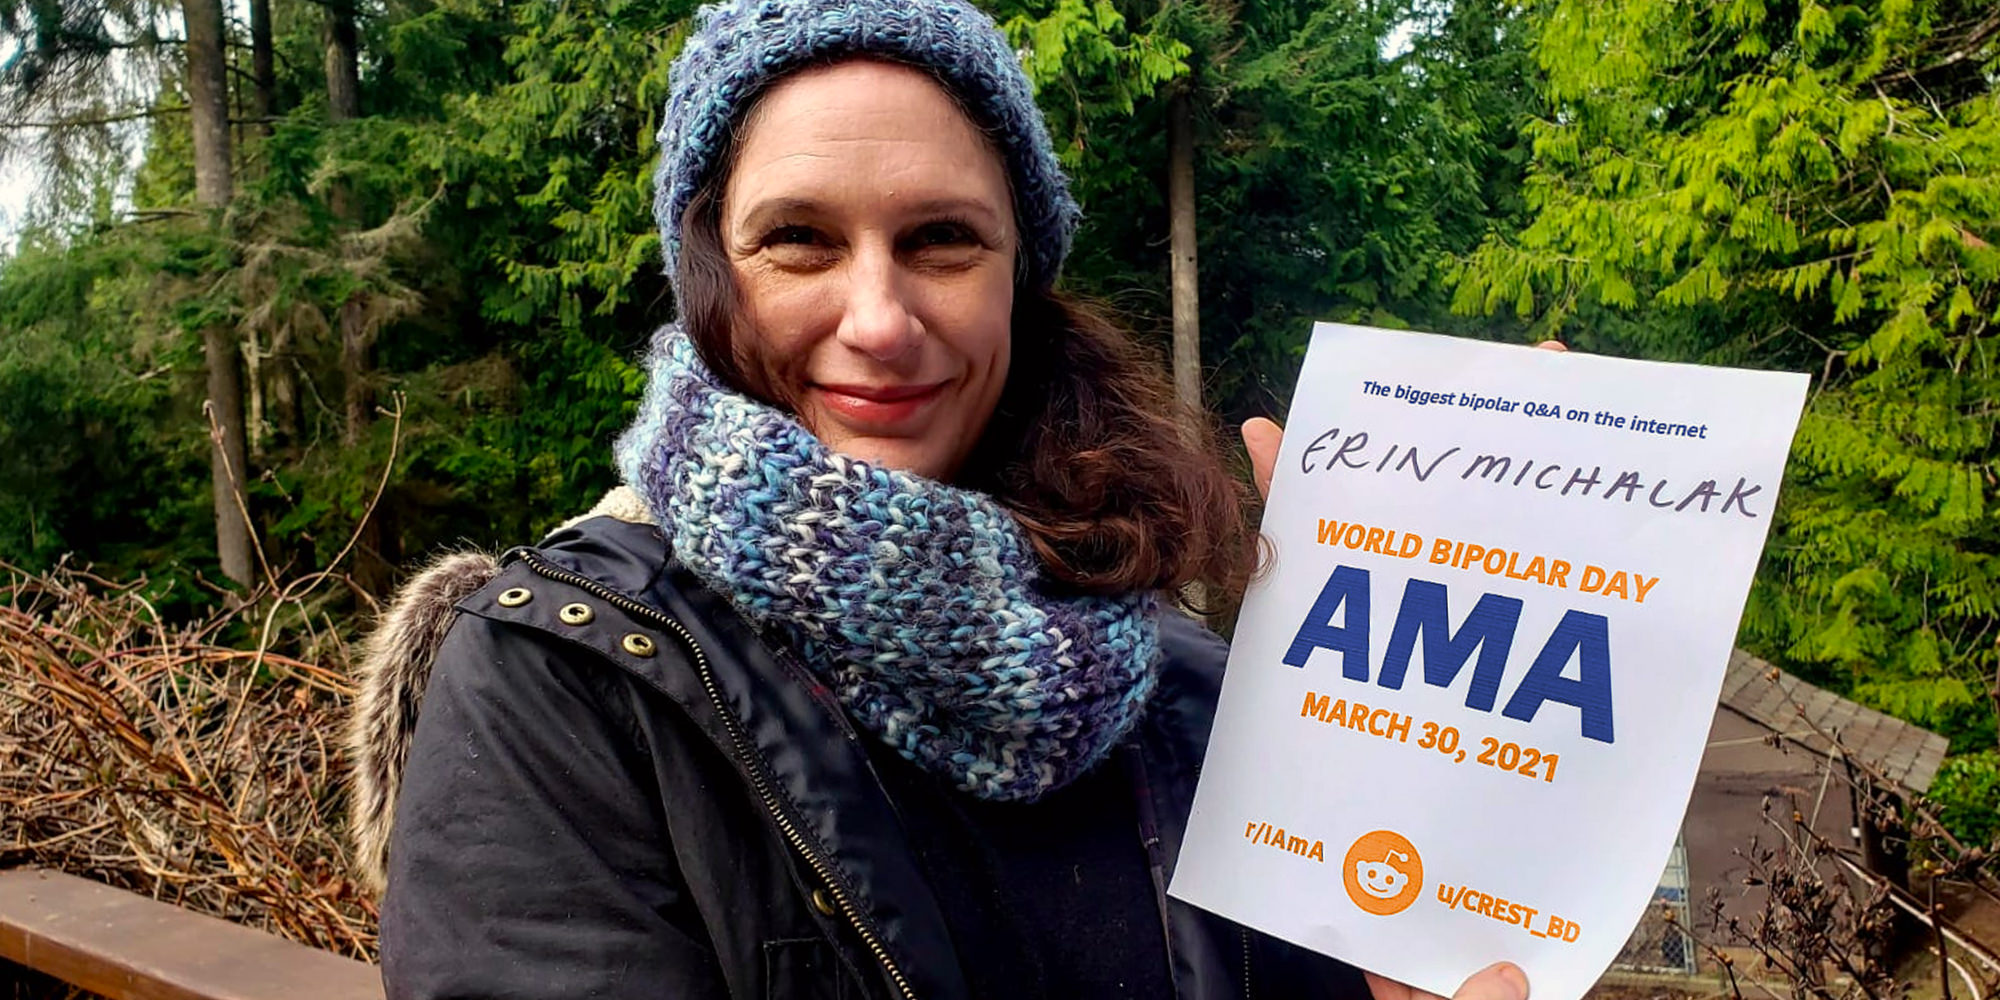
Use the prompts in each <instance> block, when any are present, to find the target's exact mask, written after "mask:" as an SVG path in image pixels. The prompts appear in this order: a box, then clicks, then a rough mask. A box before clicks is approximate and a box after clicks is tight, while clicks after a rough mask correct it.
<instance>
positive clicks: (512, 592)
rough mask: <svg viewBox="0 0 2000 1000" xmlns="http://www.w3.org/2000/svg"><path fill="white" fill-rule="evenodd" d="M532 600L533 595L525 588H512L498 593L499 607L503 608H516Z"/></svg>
mask: <svg viewBox="0 0 2000 1000" xmlns="http://www.w3.org/2000/svg"><path fill="white" fill-rule="evenodd" d="M534 599H535V595H534V593H533V592H532V591H530V590H529V589H528V588H526V587H512V588H509V589H507V590H503V591H501V592H500V606H501V607H503V608H518V607H520V606H521V605H523V604H526V603H528V602H529V601H532V600H534Z"/></svg>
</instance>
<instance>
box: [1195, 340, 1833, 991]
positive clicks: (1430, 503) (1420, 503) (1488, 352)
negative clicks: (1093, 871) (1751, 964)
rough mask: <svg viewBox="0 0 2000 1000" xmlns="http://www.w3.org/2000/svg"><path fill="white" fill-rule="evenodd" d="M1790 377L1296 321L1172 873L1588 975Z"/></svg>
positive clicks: (1610, 920) (1448, 963)
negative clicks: (1293, 368) (1282, 407)
mask: <svg viewBox="0 0 2000 1000" xmlns="http://www.w3.org/2000/svg"><path fill="white" fill-rule="evenodd" d="M1357 359H1365V360H1357ZM1805 386H1806V379H1805V378H1804V377H1803V376H1797V375H1789V374H1784V373H1772V372H1745V371H1735V370H1729V369H1716V368H1698V367H1692V366H1681V365H1662V364H1647V363H1641V362H1633V361H1626V360H1620V359H1614V358H1603V357H1588V356H1579V355H1555V354H1551V353H1549V352H1542V351H1531V350H1527V349H1525V348H1518V347H1510V346H1503V345H1497V344H1489V343H1480V342H1472V341H1461V340H1452V339H1448V338H1443V337H1433V336H1429V335H1424V334H1408V333H1392V332H1389V331H1382V330H1369V329H1365V328H1358V327H1339V326H1324V325H1323V326H1321V327H1318V328H1316V329H1315V331H1314V334H1313V342H1312V345H1311V348H1310V350H1309V351H1308V353H1307V356H1306V362H1305V366H1304V368H1303V369H1302V371H1301V373H1300V380H1299V391H1298V393H1297V394H1296V396H1295V398H1294V402H1293V406H1292V411H1291V413H1290V415H1289V417H1288V420H1287V426H1288V427H1289V428H1290V429H1289V430H1288V431H1287V433H1286V435H1285V441H1284V446H1283V449H1282V451H1281V453H1280V455H1279V463H1278V468H1277V471H1276V476H1275V481H1274V482H1273V484H1272V492H1271V497H1270V502H1269V503H1268V504H1267V505H1266V508H1265V515H1264V527H1263V530H1264V534H1265V535H1266V536H1267V537H1268V538H1270V539H1271V541H1272V543H1273V547H1274V551H1275V557H1274V559H1273V564H1272V568H1271V569H1270V570H1269V571H1268V572H1267V573H1266V574H1265V575H1264V576H1263V577H1261V578H1260V579H1259V580H1258V581H1257V582H1256V583H1254V584H1253V585H1252V587H1251V589H1250V592H1249V594H1248V595H1247V596H1246V599H1245V603H1244V608H1243V611H1242V614H1241V616H1240V617H1239V619H1238V621H1237V626H1236V635H1235V640H1234V643H1233V646H1232V648H1231V653H1230V663H1229V670H1228V673H1227V675H1226V676H1227V679H1226V681H1225V684H1224V686H1223V690H1222V696H1221V700H1220V703H1219V705H1218V709H1217V714H1216V722H1215V728H1214V732H1213V735H1212V736H1211V738H1210V744H1209V751H1208V756H1207V759H1206V760H1205V762H1204V765H1203V771H1202V780H1201V786H1200V789H1199V791H1198V792H1197V795H1196V799H1195V805H1194V811H1193V815H1192V816H1191V818H1190V820H1189V825H1188V832H1187V836H1186V839H1185V841H1184V844H1183V847H1182V851H1181V855H1180V857H1179V859H1178V862H1177V865H1176V869H1175V872H1174V877H1173V883H1172V886H1171V889H1170V891H1171V892H1172V893H1173V895H1175V896H1177V897H1179V898H1182V899H1185V900H1188V901H1189V902H1192V903H1195V904H1196V905H1199V906H1203V907H1206V908H1208V909H1211V910H1214V911H1216V912H1218V913H1221V914H1223V915H1224V916H1228V917H1231V918H1233V919H1235V920H1238V921H1241V922H1243V923H1246V924H1249V925H1250V926H1253V927H1257V928H1259V929H1261V930H1264V931H1267V932H1269V933H1272V934H1275V935H1277V936H1279V937H1283V938H1286V939H1288V940H1291V941H1293V942H1296V943H1298V944H1301V945H1304V946H1306V947H1309V948H1314V949H1317V950H1319V951H1323V952H1325V953H1327V954H1330V955H1334V956H1336V957H1339V958H1343V959H1345V960H1347V961H1350V962H1353V963H1354V964H1356V965H1360V966H1362V967H1364V968H1367V969H1370V970H1372V971H1375V972H1378V973H1381V974H1383V975H1386V976H1389V977H1391V978H1395V979H1399V980H1402V981H1404V982H1407V983H1410V984H1412V985H1414V986H1417V987H1420V988H1422V989H1425V990H1429V991H1432V992H1435V993H1440V994H1444V995H1449V994H1450V993H1451V992H1452V991H1453V990H1454V989H1456V987H1457V986H1458V984H1459V983H1460V982H1461V981H1462V980H1463V979H1464V978H1465V977H1466V976H1467V975H1469V974H1471V973H1472V972H1474V971H1476V970H1478V969H1480V968H1482V967H1484V966H1486V965H1488V964H1490V963H1492V962H1495V961H1499V960H1503V959H1506V960H1512V961H1516V962H1519V963H1520V964H1521V965H1523V966H1524V967H1525V968H1526V969H1527V971H1528V976H1529V980H1530V982H1531V983H1532V984H1533V989H1534V992H1535V995H1536V997H1537V998H1538V1000H1574V998H1576V997H1580V996H1582V994H1583V992H1584V991H1585V990H1586V989H1587V988H1588V987H1589V986H1590V985H1591V984H1592V983H1593V982H1594V981H1595V980H1596V978H1597V976H1598V975H1599V974H1600V973H1601V972H1602V970H1603V969H1604V967H1605V966H1606V965H1607V964H1608V963H1609V962H1610V960H1611V959H1612V957H1613V956H1614V955H1615V954H1616V952H1617V950H1618V947H1619V946H1620V945H1621V944H1622V943H1623V942H1624V941H1625V938H1626V936H1627V934H1628V933H1629V931H1630V930H1631V927H1632V925H1633V924H1634V922H1635V921H1636V920H1637V918H1638V917H1639V915H1640V913H1641V912H1642V911H1643V909H1644V908H1645V906H1646V904H1647V902H1648V901H1649V900H1650V899H1651V898H1652V893H1653V888H1654V886H1655V885H1656V884H1657V881H1658V879H1659V876H1660V873H1661V869H1662V867H1663V865H1664V863H1665V860H1666V856H1667V853H1668V850H1669V848H1670V847H1671V845H1672V843H1673V840H1674V836H1675V833H1676V831H1677V829H1678V826H1679V822H1680V818H1681V814H1682V812H1683V810H1684V809H1685V807H1686V803H1687V796H1688V792H1689V789H1690V788H1691V786H1692V783H1693V779H1694V771H1695V767H1696V766H1697V764H1698V763H1699V761H1700V755H1701V748H1702V744H1703V742H1704V741H1705V739H1706V737H1707V733H1708V727H1709V723H1710V720H1711V717H1712V714H1713V711H1714V707H1715V698H1716V694H1717V691H1718V689H1719V688H1720V686H1721V682H1722V671H1723V668H1724V666H1725V665H1726V663H1727V661H1728V658H1729V652H1730V648H1731V646H1732V644H1733V641H1734V637H1735V631H1736V623H1737V620H1738V618H1739V616H1740V615H1741V613H1742V607H1743V600H1744V597H1745V594H1746V593H1747V591H1748V588H1749V582H1750V576H1751V573H1752V571H1753V570H1754V568H1755V566H1756V562H1757V558H1758V555H1759V552H1760V550H1761V547H1762V545H1763V542H1764V535H1765V531H1766V530H1767V527H1768V525H1769V524H1770V521H1771V515H1772V512H1773V511H1774V510H1775V509H1776V507H1775V505H1776V503H1777V500H1778V496H1777V494H1778V484H1779V483H1780V482H1781V481H1782V474H1783V471H1784V457H1785V453H1786V450H1787V448H1788V445H1789V442H1790V440H1791V435H1792V432H1793V430H1794V428H1795V426H1796V423H1797V419H1798V414H1799V409H1800V407H1801V405H1802V404H1803V401H1804V391H1805ZM1301 762H1312V764H1313V766H1309V767H1300V766H1296V764H1298V763H1301Z"/></svg>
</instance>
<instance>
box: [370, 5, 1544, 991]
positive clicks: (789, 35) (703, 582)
mask: <svg viewBox="0 0 2000 1000" xmlns="http://www.w3.org/2000/svg"><path fill="white" fill-rule="evenodd" d="M671 76H672V85H671V93H670V95H669V98H668V103H667V108H666V112H665V114H664V115H663V124H662V127H661V134H660V145H661V166H660V169H659V173H658V177H657V182H658V183H657V187H658V190H657V204H656V209H655V210H656V213H657V215H658V218H659V222H660V226H661V231H662V236H663V240H662V242H663V245H664V247H665V251H666V259H667V267H668V274H669V275H670V277H671V279H672V281H673V283H674V288H675V299H676V305H677V308H678V311H679V318H678V321H677V322H676V323H674V324H671V325H669V326H667V327H665V328H663V329H662V330H661V331H659V333H658V334H657V335H656V336H655V337H654V342H653V345H652V351H651V355H650V357H649V359H648V364H649V383H648V386H647V389H646V393H645V397H644V399H643V400H642V401H641V404H640V410H639V415H638V418H637V419H636V420H635V421H634V423H633V425H632V427H631V428H630V429H628V430H627V431H626V432H625V434H624V435H623V436H622V437H621V438H620V440H619V442H618V444H617V454H618V459H619V464H620V467H621V471H622V473H623V475H624V478H625V481H626V483H627V486H628V489H626V490H623V491H620V493H618V494H614V496H613V497H611V498H608V499H607V502H606V503H605V504H604V505H602V508H601V511H600V512H599V513H600V515H601V516H594V517H586V518H584V519H581V520H580V521H579V522H577V523H574V524H572V525H570V526H568V527H566V528H564V529H562V530H560V531H558V532H557V533H555V534H554V535H551V536H550V537H549V538H547V539H545V540H544V541H543V542H542V543H541V544H540V545H539V546H538V547H535V548H533V549H521V550H516V551H515V552H514V553H513V554H511V555H510V557H509V559H508V561H507V562H506V564H504V565H496V564H495V563H494V562H493V561H492V560H490V559H486V558H484V557H480V556H464V557H458V558H456V559H453V560H449V561H446V562H444V563H441V564H439V565H438V566H437V567H436V568H434V569H433V570H431V571H428V572H426V573H424V574H422V575H420V576H419V577H418V578H417V579H416V580H415V581H413V582H412V584H411V585H410V587H409V589H408V590H407V591H406V593H405V594H404V595H403V596H402V597H400V598H399V599H398V600H397V602H396V605H395V608H394V610H393V611H392V613H391V614H390V615H389V617H388V619H387V621H386V622H385V624H384V627H383V629H382V630H381V631H380V632H379V633H378V634H377V636H376V637H375V638H374V639H373V640H371V643H370V646H369V651H368V659H367V664H366V666H365V668H364V669H365V673H366V676H365V678H364V682H363V689H364V693H363V696H362V698H361V700H360V702H359V711H358V713H357V716H356V719H355V722H354V726H353V730H352V735H351V745H352V747H353V750H354V754H355V757H356V759H357V761H358V767H357V779H358V780H357V787H356V792H355V801H356V819H355V828H356V839H357V848H358V849H357V854H358V856H359V857H360V858H361V859H362V861H363V864H364V865H367V866H370V867H371V868H373V869H374V870H375V872H376V874H377V875H378V876H380V875H386V878H387V894H386V897H385V898H384V901H383V907H382V955H383V968H384V976H385V980H386V982H387V984H388V986H389V993H390V995H391V996H392V997H398V998H401V997H411V998H429V997H438V998H442V997H475V996H476V997H499V996H506V997H520V998H551V1000H553V998H556V997H575V996H596V997H635V998H636V997H657V996H671V997H720V996H730V997H788V998H789V997H805V998H812V997H819V998H854V997H894V998H910V997H924V998H927V1000H928V998H942V1000H954V998H975V997H977V998H999V997H1005V998H1009V1000H1014V998H1030V1000H1033V998H1056V997H1088V998H1093V1000H1097V998H1131V1000H1142V998H1143V1000H1152V998H1158V997H1179V998H1185V1000H1196V998H1220V997H1260V996H1270V997H1297V998H1308V1000H1309V998H1332V997H1340V998H1355V1000H1359V998H1361V997H1366V996H1368V995H1369V994H1370V992H1371V990H1372V992H1373V995H1374V996H1375V997H1376V998H1377V1000H1396V998H1406V997H1408V996H1409V995H1410V994H1409V991H1408V990H1407V989H1403V988H1400V987H1397V986H1395V985H1394V984H1387V983H1381V982H1379V981H1377V982H1374V983H1372V984H1371V983H1369V982H1367V981H1366V980H1364V978H1363V976H1362V975H1361V974H1360V973H1359V972H1357V971H1356V970H1354V969H1352V968H1349V967H1347V966H1345V965H1342V964H1341V963H1338V962H1335V961H1332V960H1331V959H1327V958H1324V957H1322V956H1318V955H1314V954H1311V953H1308V952H1305V951H1302V950H1300V949H1296V948H1293V947H1291V946H1289V945H1287V944H1285V943H1283V942H1280V941H1277V940H1274V939H1271V938H1268V937H1265V936H1263V935H1260V934H1256V933H1254V932H1252V931H1250V930H1248V929H1246V928H1242V927H1238V926H1235V925H1233V924H1230V923H1228V922H1227V921H1224V920H1221V919H1219V918H1217V917H1214V916H1212V915H1209V914H1205V913H1201V912H1198V911H1196V910H1194V909H1193V908H1191V907H1189V906H1187V905H1186V904H1183V903H1180V902H1178V901H1174V900H1170V899H1168V898H1167V897H1166V895H1165V891H1164V888H1165V886H1166V884H1167V880H1168V879H1169V878H1170V876H1171V874H1172V868H1173V864H1174V851H1175V849H1176V847H1177V845H1178V844H1179V842H1180V839H1181V832H1182V830H1183V829H1184V828H1185V826H1186V822H1187V817H1188V811H1189V809H1190V808H1191V804H1192V796H1193V791H1194V780H1195V774H1196V771H1197V770H1198V767H1199V762H1200V760H1201V756H1202V750H1203V747H1204V745H1205V742H1206V740H1207V736H1208V728H1209V724H1210V721H1211V719H1212V717H1213V711H1214V703H1215V697H1216V692H1217V687H1218V684H1219V681H1220V675H1221V670H1222V664H1223V660H1224V658H1225V657H1226V654H1227V649H1226V647H1225V646H1223V644H1222V642H1221V641H1220V640H1219V639H1217V638H1216V637H1215V636H1213V635H1211V634H1209V633H1208V632H1206V631H1204V630H1203V629H1202V628H1201V627H1200V626H1199V625H1197V624H1196V623H1194V622H1193V621H1191V620H1190V619H1188V618H1187V617H1185V616H1183V615H1182V614H1180V613H1179V612H1177V611H1176V610H1174V609H1173V608H1172V606H1171V601H1170V600H1163V598H1171V597H1172V596H1174V595H1175V594H1176V593H1177V592H1178V591H1180V590H1181V588H1183V587H1184V586H1185V585H1186V584H1188V583H1190V582H1193V581H1196V580H1202V581H1204V582H1207V583H1209V584H1210V585H1211V586H1214V587H1218V588H1220V589H1222V590H1230V589H1233V588H1234V587H1236V586H1238V585H1240V581H1241V580H1242V578H1243V576H1244V575H1245V571H1246V569H1247V564H1248V559H1249V555H1250V546H1249V538H1250V536H1249V532H1248V530H1247V528H1246V526H1245V524H1244V521H1243V517H1242V511H1241V508H1240V503H1239V501H1240V496H1239V494H1240V492H1241V490H1240V489H1239V487H1238V486H1237V485H1236V484H1235V483H1234V482H1233V481H1232V480H1231V478H1230V477H1229V476H1228V475H1227V473H1226V472H1225V471H1224V468H1223V465H1222V462H1221V459H1220V457H1219V454H1218V452H1217V450H1216V448H1215V447H1214V444H1213V441H1212V440H1211V438H1210V435H1209V434H1208V433H1207V432H1206V431H1205V430H1203V429H1201V428H1203V427H1205V423H1204V422H1203V421H1200V420H1197V419H1195V417H1194V416H1193V415H1191V414H1190V415H1184V414H1180V413H1178V412H1176V411H1175V409H1174V406H1173V403H1172V396H1171V394H1170V392H1169V390H1168V388H1167V385H1166V382H1165V379H1164V377H1163V375H1162V373H1161V372H1160V370H1159V366H1158V363H1157V359H1156V358H1153V357H1150V356H1148V355H1147V354H1146V353H1145V352H1144V351H1142V350H1140V349H1138V348H1137V347H1135V346H1134V345H1133V343H1132V340H1131V339H1130V338H1129V337H1128V336H1126V335H1125V333H1124V332H1123V331H1122V330H1120V329H1119V328H1118V327H1117V326H1116V325H1115V324H1113V323H1111V322H1109V321H1108V320H1107V319H1105V318H1104V316H1103V315H1102V314H1100V313H1099V312H1097V311H1096V310H1094V309H1092V308H1091V307H1090V306H1088V305H1086V304H1083V303H1081V302H1079V301H1077V300H1075V299H1073V298H1071V297H1069V296H1066V295H1065V294H1063V293H1062V292H1060V291H1057V290H1056V288H1055V284H1056V279H1057V275H1058V272H1059V271H1060V269H1061V266H1062V261H1063V258H1064V256H1065V254H1066V253H1067V251H1068V248H1069V242H1070V237H1071V234H1072V232H1073V230H1074V228H1075V226H1076V223H1077V218H1078V211H1077V207H1076V204H1075V202H1074V201H1073V200H1071V198H1070V196H1069V193H1068V188H1067V182H1066V181H1065V180H1064V178H1063V175H1062V172H1061V170H1060V169H1059V168H1058V166H1057V165H1056V160H1055V156H1054V153H1053V151H1052V149H1051V146H1050V142H1049V136H1048V133H1047V131H1046V130H1045V129H1044V127H1043V124H1042V120H1041V115H1040V113H1039V111H1037V110H1036V107H1035V105H1034V102H1033V100H1032V98H1031V96H1030V94H1029V92H1028V86H1027V79H1026V77H1025V75H1024V74H1023V73H1022V70H1021V67H1020V65H1019V63H1018V61H1017V56H1016V54H1015V53H1014V51H1013V49H1012V48H1011V47H1010V46H1009V45H1008V44H1007V42H1006V40H1005V38H1004V37H1002V36H1001V34H1000V33H999V31H998V30H997V29H996V28H995V26H994V25H993V23H992V21H991V20H990V19H988V18H987V17H986V16H985V15H984V14H982V13H980V12H979V11H978V10H977V9H976V8H974V7H971V6H969V5H967V4H964V3H962V2H960V0H731V2H728V3H724V4H721V5H719V6H716V7H711V8H707V9H705V10H704V12H703V14H702V15H701V16H700V18H699V20H698V24H697V27H696V29H695V31H694V32H693V34H692V36H691V37H690V38H689V40H688V42H687V45H686V48H685V49H684V51H683V53H682V55H681V56H680V57H679V59H678V60H677V61H676V63H675V64H674V67H673V69H672V74H671ZM419 704H420V705H421V711H419V710H418V707H419ZM392 817H393V818H394V820H395V822H394V824H393V827H392V824H391V822H390V820H391V818H392ZM385 852H386V855H387V862H386V871H384V870H383V869H384V854H385ZM1518 979H1519V975H1518V972H1517V973H1514V974H1513V978H1512V979H1509V978H1507V977H1506V976H1505V975H1496V976H1495V977H1489V978H1488V979H1486V980H1482V981H1476V983H1477V982H1483V983H1484V984H1485V985H1484V986H1483V987H1481V988H1480V990H1475V991H1474V992H1475V993H1477V996H1476V998H1474V1000H1524V995H1525V984H1520V985H1519V986H1518V988H1517V985H1516V984H1517V982H1518Z"/></svg>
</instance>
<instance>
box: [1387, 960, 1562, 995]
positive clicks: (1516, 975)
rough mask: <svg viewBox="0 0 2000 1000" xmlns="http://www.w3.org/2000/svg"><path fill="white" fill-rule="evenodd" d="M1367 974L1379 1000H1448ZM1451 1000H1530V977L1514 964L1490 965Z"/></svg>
mask: <svg viewBox="0 0 2000 1000" xmlns="http://www.w3.org/2000/svg"><path fill="white" fill-rule="evenodd" d="M1363 975H1365V976H1367V977H1368V992H1369V993H1370V994H1371V995H1373V996H1374V998H1375V1000H1444V998H1443V997H1440V996H1438V995H1437V994H1435V993H1425V992H1424V991H1422V990H1418V989H1411V988H1410V987H1408V986H1405V985H1403V984H1402V983H1399V982H1395V981H1394V980H1389V979H1383V978H1382V977H1381V976H1378V975H1376V974H1374V973H1372V972H1368V973H1363ZM1451 1000H1528V974H1527V973H1525V972H1522V971H1521V967H1520V966H1518V965H1515V964H1514V963H1512V962H1498V963H1495V964H1493V965H1489V966H1487V967H1486V968H1484V969H1481V970H1479V971H1478V972H1475V973H1473V974H1472V978H1470V979H1467V980H1466V981H1465V985H1463V986H1460V987H1459V988H1458V992H1457V993H1453V994H1452V995H1451Z"/></svg>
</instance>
